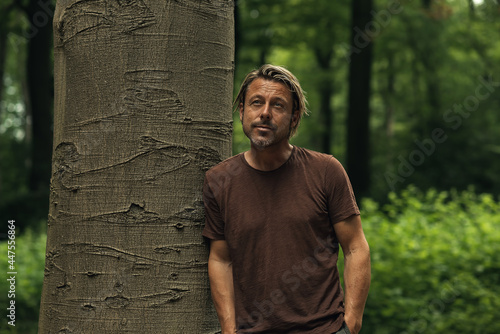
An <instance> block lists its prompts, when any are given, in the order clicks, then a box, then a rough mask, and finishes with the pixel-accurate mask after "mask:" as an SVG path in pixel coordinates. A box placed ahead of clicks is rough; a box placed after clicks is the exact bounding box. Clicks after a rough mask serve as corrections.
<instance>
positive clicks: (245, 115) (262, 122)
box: [239, 78, 297, 149]
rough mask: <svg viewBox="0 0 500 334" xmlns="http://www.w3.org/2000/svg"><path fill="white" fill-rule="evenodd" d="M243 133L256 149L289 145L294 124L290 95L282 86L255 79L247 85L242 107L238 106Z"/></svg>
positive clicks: (295, 120)
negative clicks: (285, 143) (282, 144)
mask: <svg viewBox="0 0 500 334" xmlns="http://www.w3.org/2000/svg"><path fill="white" fill-rule="evenodd" d="M239 108H240V120H241V123H242V124H243V132H245V135H246V136H247V137H248V138H249V139H250V141H251V142H252V144H253V145H254V146H255V147H256V148H260V149H263V148H266V147H269V146H273V145H277V144H280V143H283V142H284V141H285V142H288V139H289V137H290V130H291V129H292V128H293V127H294V126H295V125H296V124H297V115H296V114H295V115H293V117H292V112H293V97H292V93H291V92H290V90H289V89H288V87H286V86H285V85H284V84H282V83H280V82H275V81H270V80H266V79H263V78H257V79H255V80H254V81H252V83H251V84H250V85H249V86H248V89H247V93H246V97H245V105H243V104H240V106H239Z"/></svg>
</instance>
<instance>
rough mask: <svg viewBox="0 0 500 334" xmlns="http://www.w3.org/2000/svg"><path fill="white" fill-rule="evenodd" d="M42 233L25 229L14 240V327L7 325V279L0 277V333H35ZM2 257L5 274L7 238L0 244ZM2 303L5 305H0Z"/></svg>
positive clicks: (42, 242) (0, 260)
mask: <svg viewBox="0 0 500 334" xmlns="http://www.w3.org/2000/svg"><path fill="white" fill-rule="evenodd" d="M46 239H47V237H46V233H45V231H43V232H34V230H31V229H27V230H25V232H24V233H23V234H22V235H18V236H17V237H16V239H15V241H16V244H15V246H16V249H15V261H16V262H15V263H14V265H15V271H16V272H17V274H16V275H15V276H16V291H15V298H14V299H13V300H15V302H16V304H15V306H16V322H15V325H16V326H15V327H13V326H10V325H8V324H7V321H8V320H9V319H8V318H6V315H7V314H6V312H7V310H6V309H7V307H8V305H9V303H10V298H8V295H7V292H8V291H9V282H8V281H7V280H6V279H2V280H0V291H2V293H1V294H0V305H1V307H2V310H3V311H2V313H1V314H2V321H1V322H0V333H22V334H28V333H36V332H37V327H38V309H39V307H40V295H41V292H42V285H43V276H44V275H43V273H44V264H45V243H46ZM0 249H1V250H2V253H3V254H4V255H3V256H1V257H0V262H1V264H2V268H5V269H4V271H5V274H6V273H7V272H8V271H9V270H7V268H8V265H9V263H8V258H7V241H2V242H1V243H0ZM4 306H5V307H4Z"/></svg>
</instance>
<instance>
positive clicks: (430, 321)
mask: <svg viewBox="0 0 500 334" xmlns="http://www.w3.org/2000/svg"><path fill="white" fill-rule="evenodd" d="M389 199H390V201H389V204H387V205H385V206H384V207H383V208H382V209H381V208H379V206H378V204H377V203H375V202H373V201H371V200H364V202H363V206H362V207H363V210H362V215H363V216H362V217H363V225H364V230H365V234H366V237H367V239H368V242H369V244H370V250H371V259H372V284H371V288H370V294H369V297H368V301H367V305H366V311H365V316H364V320H363V328H364V330H363V332H365V333H374V334H377V333H385V334H387V333H400V334H403V333H404V334H416V333H482V334H485V333H492V334H493V333H500V322H498V321H495V315H498V310H499V309H500V262H499V261H498V254H500V231H499V230H498V226H499V225H500V203H499V202H497V201H495V200H494V198H493V197H492V196H491V195H487V194H482V195H476V194H475V193H474V192H473V190H469V191H464V192H461V193H459V192H456V191H450V192H437V191H435V190H429V191H427V192H426V193H423V192H420V191H419V190H417V189H416V188H415V187H409V188H408V189H407V190H405V191H403V192H402V193H401V195H399V196H397V195H396V194H394V193H391V194H390V195H389Z"/></svg>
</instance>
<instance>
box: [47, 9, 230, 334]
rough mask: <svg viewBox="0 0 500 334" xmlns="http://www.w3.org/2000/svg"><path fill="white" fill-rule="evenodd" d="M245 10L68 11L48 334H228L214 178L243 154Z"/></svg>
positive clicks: (58, 105)
mask: <svg viewBox="0 0 500 334" xmlns="http://www.w3.org/2000/svg"><path fill="white" fill-rule="evenodd" d="M233 28H234V27H233V2H232V1H229V0H213V1H210V2H198V1H194V0H185V1H178V0H168V1H152V0H151V1H142V0H136V1H116V0H106V1H105V0H102V1H82V0H79V1H77V0H73V1H59V2H58V5H57V7H56V12H55V15H54V44H55V51H54V59H55V102H54V103H55V115H54V120H55V122H54V150H53V164H52V179H51V195H50V212H49V224H48V236H47V253H46V264H45V280H44V287H43V293H42V301H41V308H40V323H39V332H40V333H117V332H128V333H214V332H215V331H216V330H217V329H218V324H217V317H216V314H215V311H214V310H213V307H212V303H211V298H210V293H209V285H208V277H207V257H208V256H207V246H206V245H205V243H204V242H203V239H202V236H201V231H202V228H203V225H204V224H203V222H204V215H203V204H202V196H201V189H202V184H203V178H204V172H205V171H206V170H207V169H208V168H210V167H211V166H213V165H214V164H216V163H218V162H219V161H221V160H222V159H224V158H226V157H228V156H229V155H230V154H231V119H232V118H231V100H232V87H233V86H232V85H233V72H234V64H233V54H234V29H233Z"/></svg>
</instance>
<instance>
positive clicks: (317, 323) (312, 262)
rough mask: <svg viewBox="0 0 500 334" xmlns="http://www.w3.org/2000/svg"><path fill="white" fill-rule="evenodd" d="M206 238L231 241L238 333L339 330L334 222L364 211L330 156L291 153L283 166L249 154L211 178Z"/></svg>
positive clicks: (206, 196) (211, 172)
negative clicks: (262, 166)
mask: <svg viewBox="0 0 500 334" xmlns="http://www.w3.org/2000/svg"><path fill="white" fill-rule="evenodd" d="M203 196H204V203H205V214H206V225H205V228H204V230H203V235H204V236H205V237H207V238H209V239H212V240H226V242H227V243H228V245H229V250H230V255H231V259H232V262H233V279H234V295H235V310H236V321H237V327H238V333H268V334H269V333H290V334H291V333H310V334H312V333H318V334H325V333H334V332H335V331H337V330H339V329H340V328H341V326H342V323H343V318H344V305H343V292H342V288H341V286H340V282H339V273H338V270H337V258H338V250H339V246H338V241H337V238H336V236H335V232H334V229H333V224H335V223H337V222H340V221H343V220H345V219H346V218H348V217H350V216H352V215H357V214H359V210H358V207H357V205H356V200H355V198H354V194H353V191H352V188H351V184H350V182H349V179H348V177H347V174H346V173H345V171H344V168H343V167H342V165H341V164H340V163H339V162H338V161H337V160H336V159H335V158H334V157H332V156H330V155H326V154H322V153H317V152H314V151H310V150H307V149H303V148H299V147H295V146H294V148H293V151H292V154H291V156H290V158H289V159H288V160H287V161H286V162H285V163H284V164H283V165H282V166H281V167H279V168H278V169H275V170H273V171H266V172H265V171H259V170H256V169H254V168H252V167H251V166H250V165H249V164H248V163H247V162H246V160H245V158H244V155H243V154H239V155H236V156H234V157H232V158H229V159H227V160H225V161H223V162H222V163H220V164H219V165H217V166H215V167H214V168H212V169H211V170H209V171H208V172H207V173H206V177H205V184H204V189H203Z"/></svg>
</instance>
